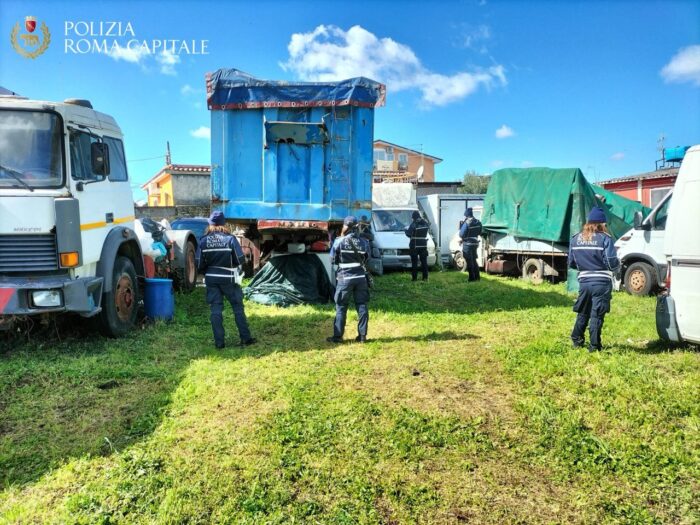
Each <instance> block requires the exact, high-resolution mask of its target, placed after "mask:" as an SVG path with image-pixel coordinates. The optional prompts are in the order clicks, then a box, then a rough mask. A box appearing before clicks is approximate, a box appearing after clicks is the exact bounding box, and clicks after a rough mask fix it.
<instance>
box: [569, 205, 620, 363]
mask: <svg viewBox="0 0 700 525" xmlns="http://www.w3.org/2000/svg"><path fill="white" fill-rule="evenodd" d="M605 223H606V219H605V212H604V211H603V210H602V209H601V208H593V209H592V210H591V212H590V213H589V214H588V222H587V223H586V224H585V225H584V226H583V230H582V231H581V232H580V233H577V234H576V235H574V236H573V237H572V238H571V242H570V244H569V268H574V269H576V270H578V271H579V273H578V283H579V293H578V299H576V303H575V304H574V312H576V313H577V314H578V315H577V316H576V323H575V324H574V329H573V331H572V332H571V340H572V341H573V343H574V347H577V348H578V347H582V346H584V344H585V342H586V337H585V332H586V325H588V324H589V322H590V327H589V334H590V342H589V345H588V351H589V352H595V351H598V350H600V349H601V348H602V343H601V341H600V336H601V332H602V329H603V320H604V319H605V314H606V313H608V312H609V311H610V299H611V296H612V285H613V279H614V278H615V274H616V273H617V272H618V271H619V269H620V260H619V259H618V258H617V252H616V251H615V246H614V244H613V240H612V238H611V237H610V235H609V234H608V231H607V229H606V227H605Z"/></svg>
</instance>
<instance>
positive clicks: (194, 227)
mask: <svg viewBox="0 0 700 525" xmlns="http://www.w3.org/2000/svg"><path fill="white" fill-rule="evenodd" d="M207 226H209V222H208V220H207V219H206V218H204V217H188V218H186V219H176V220H174V221H173V222H171V223H170V227H171V228H172V229H173V230H190V231H191V232H192V233H194V234H195V236H196V237H197V239H199V238H201V237H202V235H204V232H205V231H206V229H207Z"/></svg>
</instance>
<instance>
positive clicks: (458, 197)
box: [418, 193, 484, 270]
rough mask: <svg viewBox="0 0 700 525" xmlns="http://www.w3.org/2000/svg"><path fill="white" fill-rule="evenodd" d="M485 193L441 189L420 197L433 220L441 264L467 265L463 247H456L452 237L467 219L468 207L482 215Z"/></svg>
mask: <svg viewBox="0 0 700 525" xmlns="http://www.w3.org/2000/svg"><path fill="white" fill-rule="evenodd" d="M483 202H484V195H480V194H466V193H440V194H437V193H436V194H433V195H423V196H421V197H418V206H419V207H420V208H421V209H422V210H423V212H424V213H425V216H426V218H427V219H428V222H430V233H431V234H432V236H433V239H435V244H437V246H436V248H435V250H436V252H437V253H439V254H440V262H441V263H442V264H445V263H447V264H451V265H452V266H454V267H456V268H457V269H459V270H464V269H466V264H465V262H464V258H463V257H462V248H461V246H460V245H459V244H458V245H457V247H456V248H454V243H453V239H454V237H455V235H456V234H458V233H459V225H460V222H461V221H463V220H464V212H465V210H466V209H467V208H472V209H473V210H474V216H475V217H476V218H477V219H480V218H481V211H480V210H481V208H482V204H483Z"/></svg>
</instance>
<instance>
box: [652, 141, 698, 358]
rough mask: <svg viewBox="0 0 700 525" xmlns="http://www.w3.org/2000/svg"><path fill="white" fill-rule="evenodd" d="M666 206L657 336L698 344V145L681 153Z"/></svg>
mask: <svg viewBox="0 0 700 525" xmlns="http://www.w3.org/2000/svg"><path fill="white" fill-rule="evenodd" d="M673 193H674V197H673V201H672V202H671V204H670V206H669V209H668V219H667V221H666V238H665V241H664V252H665V254H666V257H667V265H668V271H667V276H666V287H667V291H666V293H665V294H664V295H660V296H659V297H658V299H657V303H656V330H657V332H658V334H659V337H661V338H662V339H665V340H668V341H673V342H690V343H694V344H700V229H699V226H700V205H699V203H700V145H697V146H693V147H692V148H690V149H689V150H688V151H687V153H686V154H685V158H684V159H683V163H682V164H681V168H680V170H679V172H678V178H677V179H676V185H675V186H674V189H673Z"/></svg>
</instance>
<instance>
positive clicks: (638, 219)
mask: <svg viewBox="0 0 700 525" xmlns="http://www.w3.org/2000/svg"><path fill="white" fill-rule="evenodd" d="M642 221H644V216H643V215H642V212H641V211H635V212H634V229H635V230H641V229H642Z"/></svg>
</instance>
